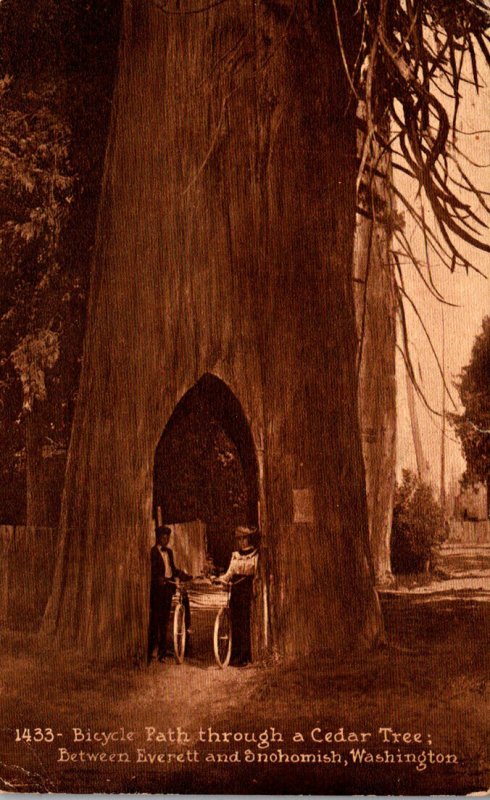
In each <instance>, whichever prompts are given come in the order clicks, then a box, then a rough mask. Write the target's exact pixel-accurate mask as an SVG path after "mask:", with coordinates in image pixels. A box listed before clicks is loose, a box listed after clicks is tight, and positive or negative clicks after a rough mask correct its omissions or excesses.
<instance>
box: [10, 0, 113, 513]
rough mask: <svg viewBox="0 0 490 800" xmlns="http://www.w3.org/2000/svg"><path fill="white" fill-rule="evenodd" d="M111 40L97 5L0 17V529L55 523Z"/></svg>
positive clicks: (55, 6) (29, 5)
mask: <svg viewBox="0 0 490 800" xmlns="http://www.w3.org/2000/svg"><path fill="white" fill-rule="evenodd" d="M116 32H117V5H116V4H111V3H108V2H103V3H97V4H95V3H86V4H83V5H82V4H79V3H75V2H72V0H61V2H57V3H54V2H50V0H27V2H25V3H24V4H23V9H22V15H19V9H18V4H16V3H13V2H10V0H5V2H3V3H2V4H1V7H0V41H1V45H0V74H3V75H4V76H5V77H4V78H3V80H1V81H0V92H1V101H2V104H1V110H0V120H1V132H0V187H1V191H2V200H1V206H0V253H1V272H2V289H3V291H2V296H1V298H0V401H1V402H0V417H1V422H2V425H1V426H0V429H1V444H2V447H1V455H0V472H1V475H2V478H3V480H2V481H1V485H2V488H1V490H0V508H1V515H2V517H1V521H2V522H9V523H20V522H24V521H27V523H28V524H35V525H48V524H50V525H54V524H56V523H57V516H58V512H59V501H60V492H59V488H56V487H59V486H60V484H62V481H63V471H64V462H65V457H66V456H65V453H64V451H65V450H66V447H67V444H68V439H69V433H70V427H71V417H72V407H73V402H74V398H75V396H76V391H77V384H78V373H79V364H80V357H81V345H82V339H83V330H84V317H85V298H86V291H87V286H88V277H89V269H88V266H89V264H88V258H89V254H90V248H91V241H92V239H93V235H94V225H95V201H96V198H97V195H98V191H99V183H100V173H101V168H102V158H103V153H104V148H105V136H106V129H107V122H108V111H109V108H110V103H109V100H110V92H111V79H112V66H113V63H114V46H115V42H116V39H115V35H116ZM111 37H112V38H111ZM111 40H112V48H111ZM55 454H58V455H57V456H55ZM48 456H53V457H48ZM53 467H54V468H55V472H54V473H53ZM26 484H27V486H26ZM26 489H27V491H26ZM26 497H27V504H26Z"/></svg>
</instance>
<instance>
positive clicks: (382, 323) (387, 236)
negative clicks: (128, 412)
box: [354, 129, 396, 585]
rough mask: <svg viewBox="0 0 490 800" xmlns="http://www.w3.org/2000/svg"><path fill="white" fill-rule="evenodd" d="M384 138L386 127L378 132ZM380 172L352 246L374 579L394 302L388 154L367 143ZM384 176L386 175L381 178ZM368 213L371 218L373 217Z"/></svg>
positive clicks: (387, 489)
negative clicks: (353, 247)
mask: <svg viewBox="0 0 490 800" xmlns="http://www.w3.org/2000/svg"><path fill="white" fill-rule="evenodd" d="M383 133H384V135H385V138H386V139H389V129H385V130H383ZM373 150H374V152H373V156H372V158H373V161H374V162H375V163H376V168H377V170H378V172H379V173H381V175H380V176H378V177H374V178H373V179H372V185H371V187H370V190H369V191H368V196H367V197H366V198H365V201H364V202H365V213H366V214H367V216H361V215H359V217H358V220H357V228H356V238H355V249H354V281H355V300H356V317H357V328H358V335H359V352H358V364H359V367H358V368H359V415H360V423H361V433H362V451H363V456H364V464H365V469H366V493H367V504H368V518H369V535H370V542H371V551H372V557H373V562H374V570H375V574H376V581H377V583H378V584H379V585H384V584H388V583H390V582H391V581H392V574H391V563H390V539H391V523H392V517H393V498H394V491H395V475H396V378H395V356H396V300H395V283H394V280H395V279H394V274H393V266H392V263H391V258H390V247H391V230H392V224H393V209H392V197H391V193H390V191H389V180H390V179H391V175H390V172H391V165H390V157H389V155H387V154H385V155H383V154H382V153H380V148H379V146H377V145H376V143H374V144H373ZM382 175H386V176H387V177H386V179H385V178H383V177H381V176H382ZM373 214H374V219H373Z"/></svg>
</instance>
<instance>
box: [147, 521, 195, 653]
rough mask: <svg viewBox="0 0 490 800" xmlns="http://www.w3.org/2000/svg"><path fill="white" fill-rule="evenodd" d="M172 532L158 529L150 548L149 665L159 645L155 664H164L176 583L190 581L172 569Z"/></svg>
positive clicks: (178, 571) (159, 527)
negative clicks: (157, 662)
mask: <svg viewBox="0 0 490 800" xmlns="http://www.w3.org/2000/svg"><path fill="white" fill-rule="evenodd" d="M171 533H172V531H171V529H170V528H168V527H166V526H161V525H160V526H158V528H157V529H156V531H155V534H156V544H155V545H153V547H152V548H151V553H150V558H151V584H150V626H149V630H148V663H150V661H151V660H152V657H153V650H154V648H155V645H156V643H157V642H158V660H159V661H161V662H163V661H165V654H166V646H167V645H166V641H167V627H168V621H169V618H170V609H171V606H172V597H173V595H174V594H175V581H176V580H177V579H179V580H180V579H182V580H190V577H191V576H190V575H187V574H186V573H185V572H182V570H179V569H177V568H176V566H175V562H174V555H173V552H172V550H171V549H170V547H169V546H168V543H169V541H170V535H171ZM186 612H187V613H186V617H187V619H186V626H187V627H189V624H188V623H189V620H188V613H189V612H188V608H187V609H186Z"/></svg>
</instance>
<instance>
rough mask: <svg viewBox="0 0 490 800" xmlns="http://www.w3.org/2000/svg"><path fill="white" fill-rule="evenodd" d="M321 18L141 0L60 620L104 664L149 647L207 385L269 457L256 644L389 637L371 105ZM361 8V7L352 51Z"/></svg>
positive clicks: (104, 234) (94, 309) (293, 9)
mask: <svg viewBox="0 0 490 800" xmlns="http://www.w3.org/2000/svg"><path fill="white" fill-rule="evenodd" d="M319 5H320V6H321V8H322V10H318V8H317V7H316V4H310V3H299V4H298V3H297V2H295V0H294V1H293V0H286V1H285V2H282V3H281V4H278V3H275V2H270V0H267V2H266V1H265V0H264V2H258V3H257V2H256V3H252V2H249V1H248V0H247V2H245V0H234V1H233V2H225V3H221V4H219V5H218V6H216V7H215V8H214V9H212V10H209V11H208V12H206V13H188V14H186V13H183V12H182V11H178V8H179V4H178V3H177V4H176V5H175V6H174V5H173V4H171V3H170V4H169V7H168V9H167V12H164V11H162V10H161V9H159V8H157V7H155V6H153V5H151V4H149V3H147V2H146V0H134V1H133V3H129V2H128V3H127V6H126V10H125V16H124V22H123V37H122V47H121V53H120V66H119V77H118V82H117V91H116V97H115V110H114V116H113V122H112V129H111V136H110V142H109V148H108V155H107V162H106V175H105V184H104V188H103V195H102V201H101V210H100V218H99V228H98V236H97V246H96V254H95V262H94V275H93V281H92V289H91V299H90V306H89V315H88V332H87V338H86V344H85V353H84V362H83V370H82V377H81V387H80V399H79V403H78V408H77V411H76V416H75V420H74V428H73V436H72V442H71V446H70V452H69V459H68V467H67V479H66V486H65V492H64V499H63V508H62V544H61V549H60V556H59V560H58V563H57V569H56V576H55V584H54V591H53V595H52V598H51V602H50V604H49V607H48V610H47V614H46V619H45V629H46V630H53V629H54V630H56V632H57V635H58V637H59V638H60V639H61V640H62V641H63V642H65V643H74V644H77V645H78V646H79V647H82V648H83V649H84V650H85V651H86V652H87V653H89V654H91V655H99V656H102V657H108V658H118V657H127V656H138V655H139V656H142V655H143V653H144V652H145V643H146V630H147V613H148V612H147V603H148V590H147V587H148V552H149V547H150V544H151V540H152V535H151V533H152V519H151V506H152V470H153V458H154V452H155V447H156V445H157V442H158V440H159V438H160V435H161V432H162V430H163V427H164V425H165V423H166V421H167V420H168V418H169V416H170V414H171V413H172V411H173V409H174V407H175V404H176V403H177V402H178V400H179V399H180V398H181V397H182V395H183V394H184V393H185V392H186V391H187V390H188V389H189V388H190V387H191V386H193V385H194V384H195V383H196V382H197V381H198V380H199V379H200V378H201V377H202V376H203V374H205V373H212V374H214V375H215V376H217V377H219V378H220V379H221V380H223V381H224V382H225V383H226V384H227V386H228V387H229V388H230V389H231V390H232V392H233V393H234V394H235V396H236V397H237V398H238V400H239V401H240V403H241V405H242V408H243V410H244V413H245V416H246V418H247V419H248V421H249V424H250V428H251V432H252V435H253V438H254V442H255V446H256V449H257V456H258V464H259V482H260V486H259V495H260V522H261V527H262V532H263V539H262V558H261V584H260V587H259V592H258V599H260V603H257V604H256V609H255V619H256V620H258V622H257V624H256V628H255V637H254V638H255V641H256V642H257V641H259V640H260V641H262V642H264V641H265V642H267V647H268V648H269V649H273V650H275V651H277V652H279V653H281V654H283V655H294V654H297V653H298V652H301V653H307V652H313V651H315V650H318V651H332V652H333V651H338V650H340V649H341V648H342V647H349V648H352V647H353V646H357V645H364V646H366V645H371V644H373V643H374V642H375V641H376V640H377V639H378V638H379V636H380V635H381V634H382V623H381V618H380V611H379V605H378V601H377V596H376V593H375V590H374V574H373V568H372V563H371V560H370V552H369V541H368V525H367V511H366V497H365V488H364V471H363V463H362V452H361V443H360V435H359V427H358V413H357V381H356V370H355V356H356V328H355V317H354V305H353V293H352V280H351V279H352V274H351V265H352V248H353V239H354V226H355V172H356V166H355V156H356V153H355V126H354V112H355V109H354V108H353V107H352V106H353V104H350V105H348V91H349V90H348V84H347V81H346V79H345V75H344V72H343V68H342V64H341V60H340V55H339V52H338V44H337V37H336V32H335V23H334V20H333V18H332V17H331V14H330V11H329V10H327V9H326V7H327V6H328V8H330V6H329V4H319ZM355 8H356V3H355V2H352V3H351V2H345V3H343V4H342V9H341V17H342V21H343V22H345V21H347V22H348V25H346V26H345V31H346V37H345V38H346V45H347V51H348V52H347V57H350V52H349V49H350V50H352V53H353V54H354V51H355V47H356V45H357V44H358V40H357V34H358V31H357V30H356V26H357V24H358V18H357V17H356V16H355ZM257 634H258V635H257ZM260 634H262V635H260Z"/></svg>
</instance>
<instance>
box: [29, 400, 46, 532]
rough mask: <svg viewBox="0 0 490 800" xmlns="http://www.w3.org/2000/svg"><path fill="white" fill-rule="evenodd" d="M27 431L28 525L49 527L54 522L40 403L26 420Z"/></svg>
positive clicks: (35, 405)
mask: <svg viewBox="0 0 490 800" xmlns="http://www.w3.org/2000/svg"><path fill="white" fill-rule="evenodd" d="M25 426H26V428H25V430H26V495H27V505H26V525H28V526H32V527H39V528H44V527H48V526H49V524H50V522H52V520H51V519H50V513H49V498H48V492H49V484H48V481H47V480H46V477H47V476H46V474H45V466H44V459H43V442H44V433H43V420H42V412H41V410H40V408H39V403H38V402H36V401H35V402H34V406H33V408H32V410H31V411H28V412H27V414H26V419H25Z"/></svg>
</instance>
